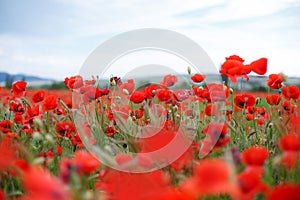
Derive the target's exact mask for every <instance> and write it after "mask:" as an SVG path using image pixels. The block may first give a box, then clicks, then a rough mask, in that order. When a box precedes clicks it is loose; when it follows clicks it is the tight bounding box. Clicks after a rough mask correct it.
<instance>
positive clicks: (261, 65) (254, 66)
mask: <svg viewBox="0 0 300 200" xmlns="http://www.w3.org/2000/svg"><path fill="white" fill-rule="evenodd" d="M267 65H268V59H267V58H260V59H258V60H256V61H253V62H252V63H250V67H251V70H252V71H253V72H255V73H256V74H259V75H264V74H265V73H266V72H267Z"/></svg>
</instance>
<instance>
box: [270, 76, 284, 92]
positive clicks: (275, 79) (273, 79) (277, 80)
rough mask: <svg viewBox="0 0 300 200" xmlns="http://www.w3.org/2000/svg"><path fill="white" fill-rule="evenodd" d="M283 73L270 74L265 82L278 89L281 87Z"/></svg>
mask: <svg viewBox="0 0 300 200" xmlns="http://www.w3.org/2000/svg"><path fill="white" fill-rule="evenodd" d="M282 82H283V75H282V74H270V75H269V79H268V80H267V84H268V86H269V87H270V88H271V89H275V90H276V89H279V88H281V87H282Z"/></svg>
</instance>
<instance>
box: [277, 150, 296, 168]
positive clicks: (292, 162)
mask: <svg viewBox="0 0 300 200" xmlns="http://www.w3.org/2000/svg"><path fill="white" fill-rule="evenodd" d="M298 160H299V153H298V151H284V152H283V154H282V155H281V163H282V165H283V166H284V167H286V168H287V169H294V168H295V167H296V166H297V162H298Z"/></svg>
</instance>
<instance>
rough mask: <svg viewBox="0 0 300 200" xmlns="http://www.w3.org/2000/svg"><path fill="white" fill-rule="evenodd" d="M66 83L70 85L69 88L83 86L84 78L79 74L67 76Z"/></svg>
mask: <svg viewBox="0 0 300 200" xmlns="http://www.w3.org/2000/svg"><path fill="white" fill-rule="evenodd" d="M64 83H65V84H66V86H68V88H70V89H78V88H80V87H81V86H83V79H82V77H81V76H79V75H77V76H72V77H70V78H65V81H64Z"/></svg>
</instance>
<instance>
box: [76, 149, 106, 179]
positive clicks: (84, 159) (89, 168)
mask: <svg viewBox="0 0 300 200" xmlns="http://www.w3.org/2000/svg"><path fill="white" fill-rule="evenodd" d="M73 162H74V164H75V166H76V169H77V171H78V173H80V174H90V173H93V172H95V171H97V170H98V169H99V167H100V166H101V163H100V162H99V161H98V160H97V159H96V158H95V157H94V156H93V155H92V154H90V153H88V152H86V151H83V150H78V151H76V152H75V156H74V159H73Z"/></svg>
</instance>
